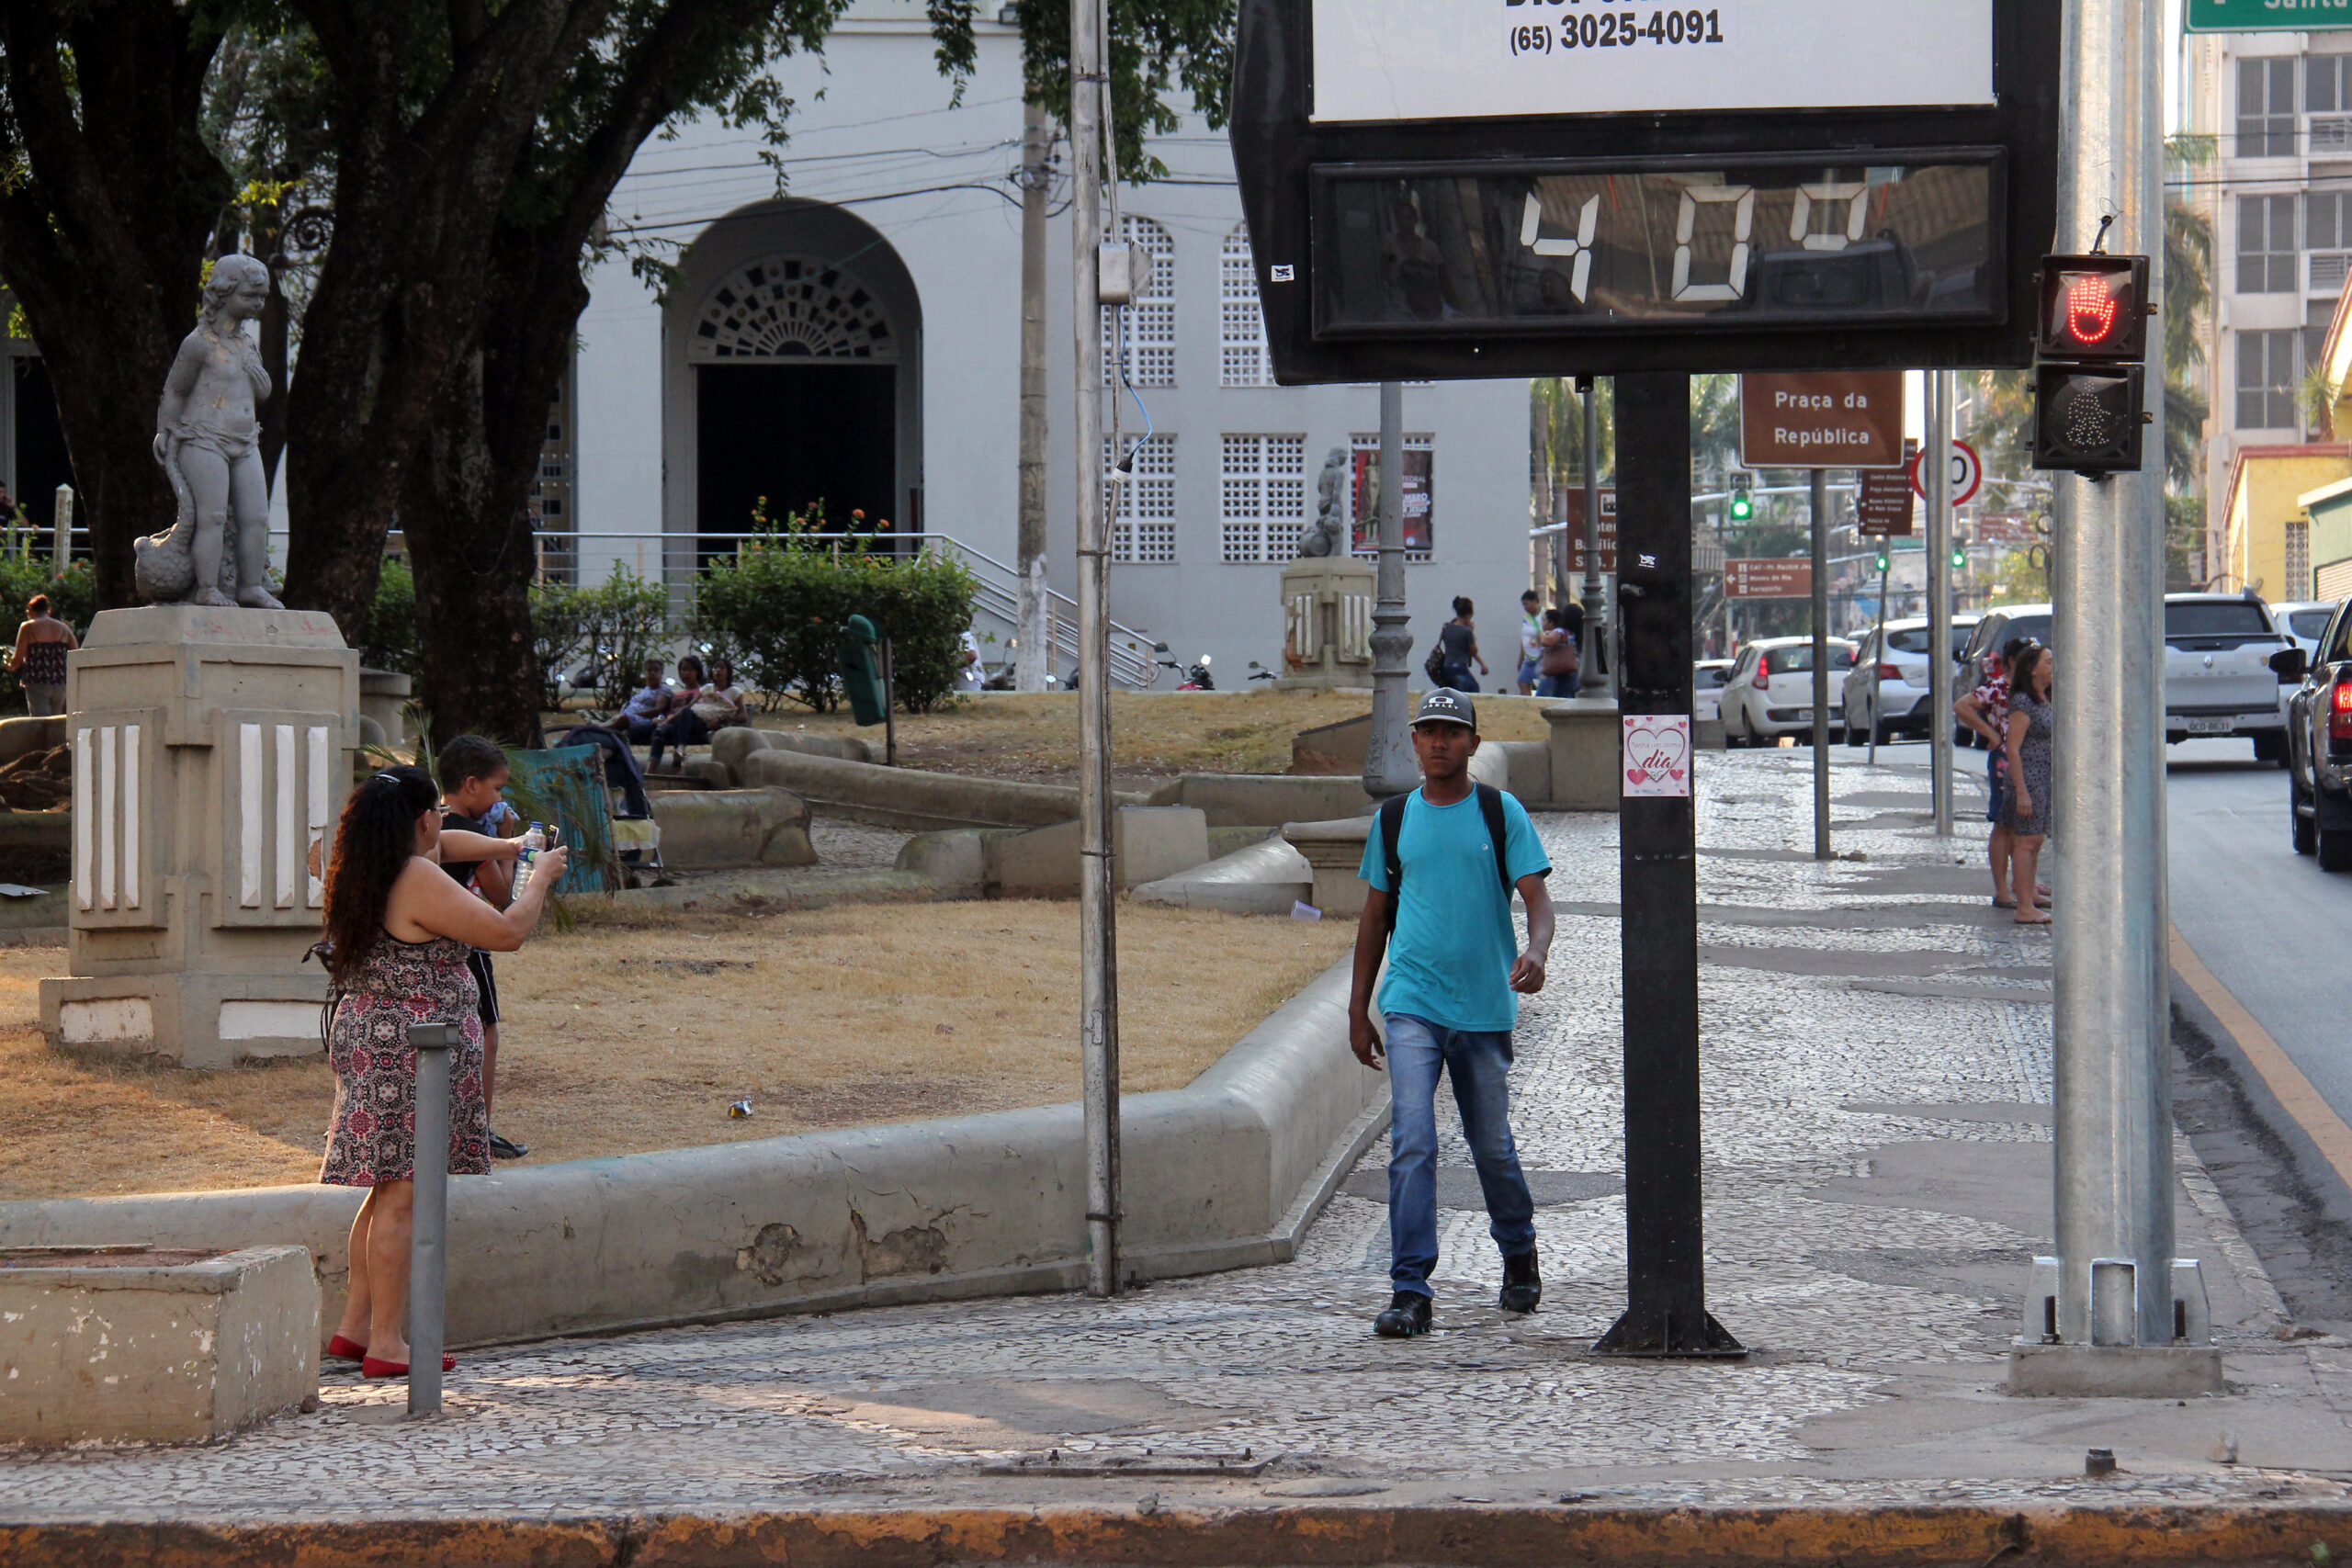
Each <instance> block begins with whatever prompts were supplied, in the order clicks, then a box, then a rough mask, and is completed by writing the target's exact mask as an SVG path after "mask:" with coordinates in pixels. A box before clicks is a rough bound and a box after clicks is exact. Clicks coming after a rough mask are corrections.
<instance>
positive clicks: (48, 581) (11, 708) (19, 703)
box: [0, 536, 98, 716]
mask: <svg viewBox="0 0 2352 1568" xmlns="http://www.w3.org/2000/svg"><path fill="white" fill-rule="evenodd" d="M18 537H19V541H20V543H19V547H18V548H17V550H14V551H8V550H0V636H5V637H6V638H7V639H8V640H7V644H6V646H7V647H8V648H14V647H16V645H17V622H19V621H21V620H22V619H23V618H24V614H25V602H26V601H27V600H28V599H30V598H31V597H32V596H33V595H34V594H36V593H46V594H48V595H49V598H50V611H49V613H50V614H51V615H55V616H56V617H57V618H58V619H59V620H61V621H63V622H64V623H65V624H66V625H67V626H72V627H73V628H74V637H77V638H78V637H88V636H89V635H90V617H91V616H93V615H96V614H97V613H98V581H97V576H96V573H95V572H94V571H92V570H91V568H90V563H89V562H88V561H85V560H77V561H75V562H74V563H73V564H72V565H71V566H69V567H67V568H66V569H65V575H64V576H63V577H55V576H51V573H50V563H49V560H48V559H47V558H45V557H37V556H33V555H30V554H28V552H27V549H26V546H27V545H28V544H29V540H28V539H26V538H25V537H24V536H18ZM24 705H25V683H24V682H22V681H19V680H17V677H16V676H15V675H13V674H11V673H9V672H8V670H7V660H6V659H5V658H0V716H15V715H16V714H17V713H19V712H21V711H22V710H23V708H24Z"/></svg>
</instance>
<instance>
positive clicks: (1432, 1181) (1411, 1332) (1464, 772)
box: [1348, 689, 1552, 1339]
mask: <svg viewBox="0 0 2352 1568" xmlns="http://www.w3.org/2000/svg"><path fill="white" fill-rule="evenodd" d="M1476 750H1478V716H1477V709H1476V705H1474V704H1473V703H1472V702H1471V700H1470V699H1469V698H1468V697H1466V696H1464V695H1462V694H1458V693H1455V692H1452V691H1447V690H1444V689H1440V690H1437V691H1433V692H1430V693H1429V694H1427V695H1426V696H1424V697H1422V699H1421V704H1420V706H1419V708H1418V709H1416V710H1415V712H1414V714H1413V752H1414V755H1415V757H1416V758H1417V759H1418V760H1419V762H1420V767H1421V787H1420V788H1419V789H1418V790H1415V791H1413V792H1412V793H1411V794H1409V795H1398V796H1397V797H1395V798H1394V799H1391V800H1389V801H1387V802H1385V804H1384V805H1383V806H1382V807H1381V808H1380V812H1379V814H1378V816H1377V817H1375V818H1374V821H1373V829H1372V832H1371V833H1370V834H1369V835H1368V836H1367V837H1366V839H1365V841H1364V852H1363V868H1362V871H1361V873H1360V874H1361V875H1362V876H1363V879H1364V881H1366V882H1368V883H1370V884H1371V885H1372V891H1371V892H1370V894H1369V895H1367V897H1365V899H1364V908H1363V918H1362V919H1360V920H1358V921H1357V923H1356V948H1355V983H1354V986H1353V987H1352V988H1351V991H1350V993H1349V997H1348V1044H1349V1047H1350V1048H1351V1050H1353V1051H1354V1052H1355V1055H1356V1060H1357V1061H1359V1062H1362V1063H1363V1065H1364V1066H1367V1067H1370V1068H1372V1069H1373V1070H1374V1072H1378V1071H1380V1070H1381V1059H1382V1057H1383V1056H1384V1055H1385V1057H1386V1058H1387V1063H1388V1066H1387V1072H1388V1092H1389V1100H1390V1102H1391V1105H1392V1107H1393V1113H1392V1116H1391V1119H1390V1124H1389V1142H1390V1148H1391V1154H1390V1157H1389V1161H1388V1236H1389V1245H1390V1249H1391V1263H1390V1267H1389V1271H1388V1273H1389V1280H1390V1281H1391V1283H1392V1284H1393V1285H1394V1287H1395V1293H1394V1295H1393V1296H1392V1298H1391V1299H1390V1301H1389V1303H1388V1306H1387V1309H1386V1310H1385V1311H1384V1312H1382V1313H1381V1314H1380V1315H1379V1316H1377V1317H1376V1318H1374V1320H1373V1332H1374V1333H1375V1334H1378V1335H1380V1336H1381V1337H1383V1338H1387V1339H1407V1338H1410V1337H1413V1336H1415V1335H1418V1334H1426V1333H1428V1332H1429V1331H1430V1321H1431V1318H1432V1316H1433V1314H1434V1308H1433V1305H1432V1303H1431V1300H1430V1283H1429V1280H1430V1273H1431V1272H1432V1271H1433V1270H1434V1269H1436V1268H1437V1262H1438V1252H1437V1080H1438V1075H1439V1073H1440V1072H1441V1071H1442V1072H1443V1073H1444V1074H1445V1076H1446V1077H1447V1078H1448V1079H1450V1080H1451V1081H1452V1083H1453V1100H1454V1104H1455V1106H1456V1107H1458V1108H1459V1110H1460V1111H1461V1113H1462V1131H1463V1135H1464V1137H1465V1138H1466V1139H1467V1140H1468V1141H1469V1145H1470V1157H1471V1159H1472V1160H1473V1161H1474V1162H1475V1163H1476V1166H1477V1168H1478V1186H1479V1189H1480V1190H1481V1191H1483V1192H1484V1193H1485V1194H1486V1200H1487V1234H1488V1235H1492V1236H1493V1237H1494V1239H1495V1245H1496V1246H1497V1247H1499V1248H1500V1249H1501V1251H1502V1256H1503V1285H1502V1292H1501V1295H1500V1297H1499V1298H1498V1301H1499V1304H1500V1305H1501V1307H1502V1309H1503V1310H1504V1311H1506V1312H1533V1311H1534V1310H1535V1308H1536V1305H1537V1303H1540V1302H1541V1301H1542V1300H1543V1297H1544V1280H1543V1277H1542V1275H1541V1274H1540V1273H1539V1272H1538V1270H1537V1268H1536V1261H1535V1204H1534V1201H1533V1200H1532V1198H1531V1197H1530V1195H1529V1193H1528V1190H1527V1178H1526V1176H1525V1175H1524V1174H1522V1173H1521V1170H1520V1168H1519V1149H1518V1146H1517V1145H1515V1144H1514V1143H1513V1142H1512V1140H1511V1135H1510V1083H1509V1077H1510V1062H1511V1030H1512V1029H1513V1027H1514V1026H1516V1024H1517V1023H1518V1021H1519V997H1518V995H1517V994H1516V993H1521V992H1525V993H1529V994H1532V993H1534V992H1536V991H1540V990H1542V989H1543V988H1544V962H1545V960H1546V959H1547V958H1548V957H1549V955H1550V953H1551V951H1552V899H1551V896H1550V894H1549V893H1548V892H1547V891H1546V890H1545V884H1544V878H1545V877H1546V876H1548V875H1550V874H1551V872H1552V863H1551V861H1550V860H1549V859H1547V858H1546V857H1545V855H1544V847H1543V845H1542V844H1541V843H1539V842H1538V841H1537V840H1536V837H1535V827H1534V824H1533V823H1532V822H1530V821H1529V820H1528V818H1527V810H1526V808H1525V807H1522V806H1521V805H1520V803H1519V802H1518V801H1517V800H1516V799H1514V798H1513V797H1512V796H1510V795H1507V794H1505V793H1504V792H1502V791H1501V790H1498V789H1496V788H1494V787H1493V786H1492V785H1490V784H1473V783H1472V782H1471V778H1470V758H1471V756H1472V755H1473V754H1474V753H1475V752H1476ZM1514 887H1515V888H1517V889H1518V890H1519V896H1520V897H1521V898H1522V899H1523V900H1525V902H1526V905H1527V946H1526V948H1525V949H1524V950H1521V948H1520V946H1519V944H1518V942H1517V941H1516V940H1515V937H1514V934H1513V932H1512V930H1511V919H1510V895H1511V890H1512V889H1513V888H1514ZM1383 953H1385V954H1386V956H1387V959H1388V974H1387V978H1386V979H1385V980H1384V981H1383V982H1382V983H1381V987H1380V997H1379V1002H1380V1011H1381V1014H1382V1018H1383V1021H1384V1022H1385V1025H1386V1036H1387V1039H1386V1044H1385V1047H1384V1045H1383V1043H1382V1039H1381V1033H1380V1032H1378V1031H1375V1030H1374V1027H1373V1022H1372V1005H1373V979H1374V976H1375V975H1377V974H1378V973H1379V970H1380V961H1381V957H1382V955H1383Z"/></svg>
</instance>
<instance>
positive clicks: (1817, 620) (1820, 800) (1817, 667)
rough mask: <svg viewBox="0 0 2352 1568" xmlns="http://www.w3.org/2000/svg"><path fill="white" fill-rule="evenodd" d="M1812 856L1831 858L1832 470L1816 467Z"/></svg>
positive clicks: (1814, 480)
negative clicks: (1830, 543) (1830, 629)
mask: <svg viewBox="0 0 2352 1568" xmlns="http://www.w3.org/2000/svg"><path fill="white" fill-rule="evenodd" d="M1812 499H1813V858H1814V859H1815V860H1827V859H1828V858H1829V470H1828V469H1826V468H1815V469H1814V470H1813V497H1812Z"/></svg>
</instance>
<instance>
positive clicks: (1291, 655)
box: [1274, 556, 1379, 692]
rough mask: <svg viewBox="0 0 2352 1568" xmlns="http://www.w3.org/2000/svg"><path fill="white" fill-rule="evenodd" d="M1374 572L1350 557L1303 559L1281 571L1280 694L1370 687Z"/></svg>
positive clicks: (1276, 684) (1367, 563)
mask: <svg viewBox="0 0 2352 1568" xmlns="http://www.w3.org/2000/svg"><path fill="white" fill-rule="evenodd" d="M1378 577H1379V573H1378V571H1377V570H1375V569H1374V566H1373V563H1372V562H1370V561H1368V560H1358V559H1356V558H1354V557H1352V556H1324V557H1321V558H1317V557H1313V556H1302V557H1300V558H1298V559H1296V560H1295V561H1293V562H1291V563H1290V564H1289V565H1288V566H1286V567H1284V568H1283V674H1282V675H1281V676H1279V677H1277V678H1276V680H1275V682H1274V689H1275V690H1276V691H1278V692H1324V691H1329V690H1330V689H1331V688H1332V687H1334V686H1369V685H1370V684H1372V602H1373V594H1374V587H1375V584H1376V582H1377V580H1378Z"/></svg>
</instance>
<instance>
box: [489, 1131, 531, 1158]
mask: <svg viewBox="0 0 2352 1568" xmlns="http://www.w3.org/2000/svg"><path fill="white" fill-rule="evenodd" d="M530 1152H531V1149H530V1145H527V1144H518V1143H516V1142H515V1140H514V1139H512V1138H502V1137H500V1136H499V1135H498V1134H495V1133H492V1134H491V1135H490V1157H491V1158H492V1159H521V1158H522V1157H523V1156H525V1155H526V1154H529V1153H530Z"/></svg>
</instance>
